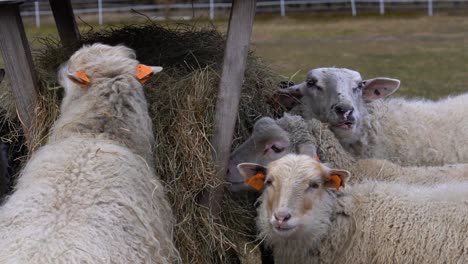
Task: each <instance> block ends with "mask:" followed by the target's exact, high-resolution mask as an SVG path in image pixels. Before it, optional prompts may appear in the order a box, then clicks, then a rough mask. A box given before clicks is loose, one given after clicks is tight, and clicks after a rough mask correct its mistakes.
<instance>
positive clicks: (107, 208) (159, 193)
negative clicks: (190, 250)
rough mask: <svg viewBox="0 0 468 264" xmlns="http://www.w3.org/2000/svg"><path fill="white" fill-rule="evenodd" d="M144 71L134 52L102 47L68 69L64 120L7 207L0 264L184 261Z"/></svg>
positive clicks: (1, 211) (0, 218)
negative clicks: (161, 171)
mask: <svg viewBox="0 0 468 264" xmlns="http://www.w3.org/2000/svg"><path fill="white" fill-rule="evenodd" d="M137 66H138V61H137V60H136V59H135V53H134V51H133V50H131V49H129V48H127V47H124V46H115V47H111V46H107V45H103V44H94V45H91V46H84V47H83V48H81V49H79V50H78V51H77V52H75V54H74V55H73V56H72V57H71V58H70V60H69V61H68V62H67V63H66V64H64V65H63V66H62V68H61V70H60V71H59V76H58V78H59V81H60V83H61V85H62V86H63V87H64V88H65V97H64V99H63V102H62V105H61V115H60V117H59V118H58V120H57V121H56V122H55V124H54V126H53V128H52V132H51V135H50V138H49V142H48V144H47V145H45V146H43V147H41V148H40V149H39V150H38V151H37V152H36V153H35V154H34V155H33V156H32V157H31V158H30V160H29V161H28V163H27V164H26V166H25V168H24V169H23V170H22V172H21V174H20V176H19V179H18V183H17V186H16V190H15V192H14V193H13V194H12V195H11V196H10V197H8V199H7V200H6V202H5V203H4V204H3V206H2V207H0V248H1V250H0V263H6V264H7V263H35V264H41V263H173V262H174V261H177V260H178V259H179V256H178V252H177V250H176V249H175V247H174V244H173V241H172V227H173V222H174V219H173V216H172V212H171V208H170V205H169V203H168V201H167V199H166V197H165V193H164V189H163V186H162V185H161V183H160V181H159V179H158V178H157V177H156V176H155V174H154V168H153V166H152V164H153V162H152V150H151V146H152V145H153V143H154V138H153V133H152V125H151V121H150V118H149V115H148V110H147V108H148V106H147V103H146V99H145V96H144V92H143V88H142V86H141V84H140V82H139V81H142V79H144V76H143V75H146V76H147V77H148V76H149V75H151V74H152V73H153V71H152V70H151V69H150V68H147V67H145V66H143V65H139V66H140V67H143V68H144V72H145V74H143V75H141V71H140V72H137ZM142 76H143V78H142ZM137 78H138V79H137Z"/></svg>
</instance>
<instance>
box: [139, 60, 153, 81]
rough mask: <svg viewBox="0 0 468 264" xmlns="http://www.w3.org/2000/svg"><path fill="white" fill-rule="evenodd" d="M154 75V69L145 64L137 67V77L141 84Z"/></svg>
mask: <svg viewBox="0 0 468 264" xmlns="http://www.w3.org/2000/svg"><path fill="white" fill-rule="evenodd" d="M152 75H153V69H152V68H151V67H150V66H146V65H144V64H138V65H137V68H136V77H137V79H138V81H140V83H141V84H144V83H145V82H147V81H148V80H149V78H150V77H151V76H152Z"/></svg>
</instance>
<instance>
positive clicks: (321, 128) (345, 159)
mask: <svg viewBox="0 0 468 264" xmlns="http://www.w3.org/2000/svg"><path fill="white" fill-rule="evenodd" d="M289 153H296V154H310V155H313V154H315V153H318V154H319V156H320V159H321V160H322V161H323V162H326V163H329V164H331V165H332V166H334V167H338V168H346V169H347V170H350V171H351V173H352V174H353V175H354V176H353V178H352V179H353V180H362V179H378V180H387V181H392V180H394V181H399V182H405V183H417V184H433V183H441V182H448V181H461V180H468V164H454V165H444V166H421V167H416V166H408V167H406V166H401V165H398V164H395V163H392V162H390V161H387V160H381V159H357V158H355V157H354V156H353V155H352V154H350V153H349V152H347V151H346V150H345V149H344V148H343V146H341V144H340V142H339V141H338V139H336V137H335V135H334V134H333V132H332V131H331V130H330V129H329V128H328V126H327V125H325V124H323V123H321V122H320V121H318V120H316V119H312V120H307V121H305V120H304V119H303V118H302V117H300V116H294V115H288V114H286V115H285V116H284V117H282V118H280V119H277V120H273V119H272V118H269V117H264V118H261V119H259V120H258V121H257V122H256V123H255V126H254V129H253V131H252V135H251V136H250V137H249V138H248V139H247V140H246V141H245V142H244V143H243V144H241V145H240V146H239V147H238V148H237V149H236V150H235V151H234V152H233V153H232V154H231V157H230V162H229V172H228V175H227V181H228V183H229V185H228V188H229V189H230V190H231V191H232V192H240V191H244V190H249V189H251V188H250V187H249V186H248V185H247V184H246V183H245V181H244V178H243V177H242V176H241V175H240V174H239V172H238V171H237V169H236V167H237V165H238V164H240V163H243V162H252V163H258V164H261V165H263V166H266V165H267V164H268V163H270V162H271V161H274V160H277V159H279V158H281V157H283V156H284V155H286V154H289Z"/></svg>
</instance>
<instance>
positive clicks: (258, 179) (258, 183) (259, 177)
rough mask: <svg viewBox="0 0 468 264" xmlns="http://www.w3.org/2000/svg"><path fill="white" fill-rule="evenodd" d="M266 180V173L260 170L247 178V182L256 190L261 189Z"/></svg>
mask: <svg viewBox="0 0 468 264" xmlns="http://www.w3.org/2000/svg"><path fill="white" fill-rule="evenodd" d="M264 181H265V174H263V173H261V172H258V173H257V174H255V175H254V176H253V177H252V178H250V179H248V180H245V182H246V183H247V184H248V185H249V186H250V187H252V188H254V189H255V190H256V191H260V190H261V189H262V187H263V182H264Z"/></svg>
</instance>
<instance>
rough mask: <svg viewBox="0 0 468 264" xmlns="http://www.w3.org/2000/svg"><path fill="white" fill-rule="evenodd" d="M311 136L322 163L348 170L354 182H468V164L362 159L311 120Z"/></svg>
mask: <svg viewBox="0 0 468 264" xmlns="http://www.w3.org/2000/svg"><path fill="white" fill-rule="evenodd" d="M305 122H307V124H308V129H309V131H310V133H311V134H310V135H309V137H313V138H314V140H315V141H317V142H318V145H317V149H318V152H319V156H320V158H321V159H322V161H323V162H326V163H329V164H331V165H332V166H333V167H336V168H342V169H347V170H349V171H350V172H351V173H352V174H353V178H351V181H359V180H365V179H374V180H385V181H398V182H402V183H408V184H424V185H431V184H435V183H444V182H450V181H454V182H456V181H463V180H468V164H464V163H461V164H447V165H443V166H401V165H399V164H396V163H394V162H392V161H388V160H384V159H359V158H356V157H354V155H352V154H351V153H349V152H348V151H346V150H345V149H344V147H343V146H342V145H341V144H340V142H339V140H338V139H337V138H336V136H335V134H334V133H333V132H332V131H331V130H330V129H329V128H328V127H327V125H326V124H324V123H322V122H320V121H319V120H316V119H312V120H308V121H305Z"/></svg>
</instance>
